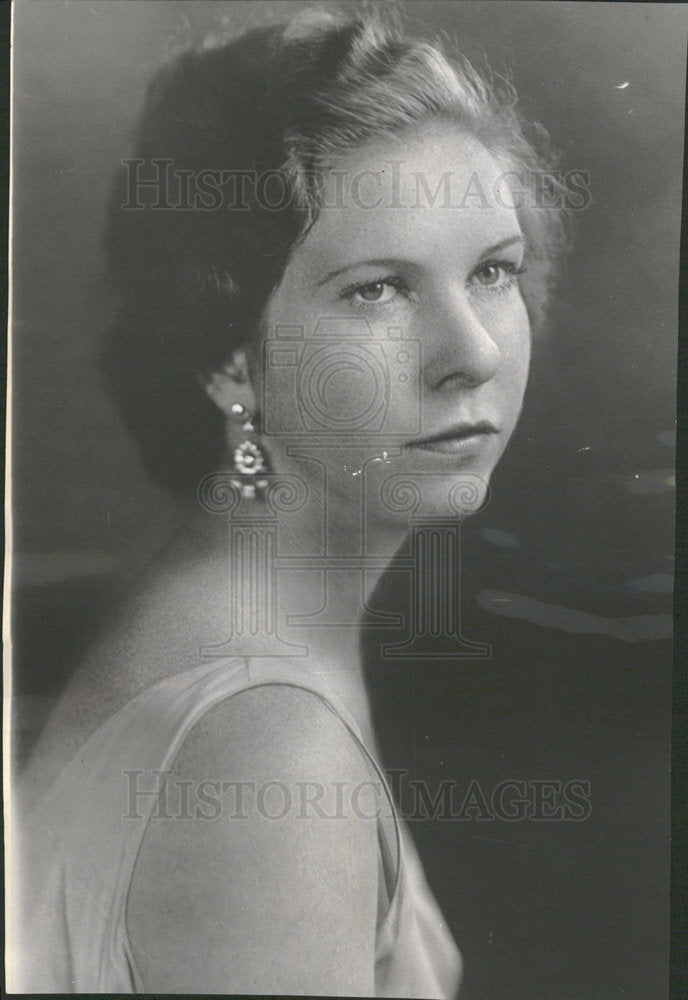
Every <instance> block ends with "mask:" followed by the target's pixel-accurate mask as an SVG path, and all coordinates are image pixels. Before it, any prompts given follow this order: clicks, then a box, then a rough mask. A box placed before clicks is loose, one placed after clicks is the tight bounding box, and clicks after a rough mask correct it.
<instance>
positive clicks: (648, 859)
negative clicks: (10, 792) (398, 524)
mask: <svg viewBox="0 0 688 1000" xmlns="http://www.w3.org/2000/svg"><path fill="white" fill-rule="evenodd" d="M303 6H306V5H305V4H302V3H290V2H281V3H262V2H253V3H239V2H235V3H231V4H230V3H206V2H203V0H196V2H175V3H170V2H167V3H164V2H163V3H160V2H156V0H147V2H145V3H134V2H124V0H110V2H90V0H85V2H83V0H80V2H63V0H31V2H30V3H29V2H23V3H18V4H16V5H15V8H14V17H15V35H14V53H15V65H14V154H13V155H14V189H13V220H12V222H13V241H12V250H13V274H14V279H13V301H12V321H13V338H12V350H13V359H12V363H13V381H12V386H11V394H12V407H13V410H12V415H13V425H12V438H13V457H12V473H13V506H12V520H13V544H14V577H13V582H14V624H13V646H14V685H15V695H16V705H17V709H18V713H17V721H18V727H19V728H18V737H17V752H18V754H19V756H20V758H23V756H24V755H25V753H26V751H27V749H28V747H29V746H30V744H31V742H32V740H33V738H34V737H35V735H36V733H37V732H38V730H39V728H40V725H41V722H42V719H43V718H44V713H45V711H47V710H48V709H49V707H50V705H51V703H52V699H53V698H54V696H55V694H56V693H57V692H58V691H59V689H60V687H61V686H62V684H63V683H64V680H65V678H66V677H67V676H68V672H69V670H70V669H71V668H72V666H73V665H74V662H75V660H76V659H77V658H78V656H79V654H80V652H81V651H82V650H83V649H84V647H85V646H86V645H88V643H89V642H90V641H91V639H92V638H93V636H94V634H95V631H96V630H97V628H98V627H99V626H100V625H101V624H102V623H103V622H104V621H105V620H106V618H107V616H108V614H109V613H110V611H111V609H112V608H113V607H116V604H117V600H118V597H119V595H120V594H121V593H122V592H123V591H126V589H127V586H128V585H129V583H130V581H131V580H132V579H133V578H134V577H135V576H136V575H137V573H138V572H140V570H141V569H142V567H143V566H144V565H145V564H146V562H147V561H148V560H149V559H150V558H151V557H152V555H153V554H154V553H155V551H156V550H157V549H158V548H159V546H160V545H161V544H162V543H163V542H164V540H165V539H166V538H167V537H168V536H169V534H170V533H171V532H172V531H173V530H174V528H175V526H176V525H177V524H178V523H179V521H180V518H181V517H182V516H183V515H182V513H181V512H180V511H179V510H178V509H177V508H176V507H175V505H174V504H173V503H172V501H171V500H169V498H167V497H166V496H165V494H163V493H162V492H161V491H160V490H158V489H157V488H156V487H155V486H154V485H153V484H152V483H151V482H150V481H149V480H148V479H147V478H146V476H145V474H144V473H143V470H142V467H141V465H140V462H139V460H138V457H137V455H136V453H135V451H134V448H133V446H132V444H131V442H130V441H129V440H128V439H127V437H126V436H125V434H124V432H123V430H122V428H121V426H120V423H119V420H118V417H117V415H116V413H115V411H114V408H113V406H112V404H111V403H110V401H109V400H108V399H107V398H106V396H105V394H104V391H103V388H102V385H101V382H100V379H99V376H98V374H97V358H98V353H99V350H100V345H101V343H102V338H103V334H104V331H105V329H106V327H107V325H108V323H109V321H110V319H111V317H112V315H113V310H114V306H115V303H114V302H113V301H112V298H111V296H110V293H109V291H108V288H107V283H106V281H105V276H104V273H103V267H104V265H103V257H102V251H101V238H102V229H103V222H104V215H105V205H106V199H107V193H108V189H109V184H110V180H111V176H112V173H113V170H114V169H115V167H116V165H117V163H118V162H119V160H120V159H121V158H123V157H124V156H126V155H127V153H129V152H130V150H131V138H132V132H133V128H134V126H135V123H136V120H137V116H138V113H139V111H140V108H141V104H142V100H143V95H144V91H145V85H146V82H147V80H148V79H149V77H150V75H151V72H152V70H153V69H154V68H155V67H156V66H157V65H158V64H159V63H160V62H161V60H162V59H163V58H165V57H166V56H167V55H169V54H170V53H171V52H174V51H175V50H176V49H177V48H178V47H183V46H184V45H186V44H188V43H190V42H198V41H200V40H201V39H202V38H203V37H204V35H205V34H206V33H207V32H208V31H209V30H212V29H213V28H215V27H217V25H218V24H219V23H220V22H222V21H225V22H227V23H228V24H229V25H230V26H236V27H237V28H241V27H243V26H245V25H247V24H251V25H253V24H259V23H264V22H265V21H272V20H276V19H279V18H280V17H287V16H288V15H289V13H290V12H292V11H294V10H296V9H299V8H301V7H303ZM392 6H394V7H401V8H403V9H404V11H405V13H406V15H407V18H408V23H409V27H410V28H411V30H412V31H415V32H417V33H419V34H423V33H427V34H429V35H432V34H434V33H436V32H438V31H444V32H446V33H447V34H448V35H450V36H451V37H452V38H456V39H457V41H458V42H459V45H460V48H461V49H462V51H463V52H464V53H465V54H466V55H467V56H468V57H469V58H471V59H474V60H477V61H478V62H480V60H481V58H482V57H483V56H486V57H487V59H488V61H489V63H490V64H491V66H492V67H493V69H495V70H496V71H498V72H507V73H509V74H510V75H511V76H512V78H513V80H514V82H515V83H516V86H517V89H518V91H519V94H520V95H521V101H522V106H523V108H524V110H525V112H526V113H527V114H528V115H531V116H532V117H533V118H535V119H537V120H539V121H541V122H543V123H544V124H545V125H546V127H547V129H548V130H549V132H550V134H551V136H552V138H553V140H554V142H555V144H556V146H557V147H558V148H559V149H560V150H561V151H562V158H563V165H564V168H565V169H579V170H585V171H589V172H590V177H591V191H592V204H591V205H590V206H589V207H588V208H586V210H585V211H582V212H578V213H575V218H574V229H575V244H574V247H573V250H572V253H571V254H570V256H569V259H568V264H567V271H566V274H565V275H564V278H563V280H562V283H561V285H560V287H559V290H558V293H557V296H556V299H555V302H554V305H553V310H552V318H551V322H550V324H549V329H548V333H547V335H546V338H545V339H543V340H542V341H540V342H539V343H538V344H537V345H536V350H535V356H534V362H533V372H532V377H531V385H530V388H529V391H528V396H527V400H526V408H525V412H524V416H523V419H522V422H521V425H520V428H519V431H518V432H517V435H516V437H515V439H514V441H513V443H512V445H511V447H510V449H509V451H508V453H507V456H506V457H505V459H504V460H503V463H502V465H501V466H500V468H499V470H498V472H497V473H496V475H495V477H494V480H493V489H492V499H491V502H490V504H489V505H488V507H487V508H486V509H485V510H483V511H482V512H481V513H480V514H479V515H477V516H476V517H475V518H473V519H472V520H471V522H470V523H469V524H468V525H466V527H465V528H464V530H463V541H464V550H463V555H462V568H463V571H464V580H463V586H462V594H463V600H464V609H463V610H464V624H463V632H464V635H466V636H468V637H469V638H471V639H475V640H476V641H488V642H490V643H491V644H492V649H493V655H492V658H491V659H490V660H489V661H477V660H476V661H468V660H467V661H461V662H459V663H451V664H438V663H436V662H429V663H416V664H414V665H413V667H408V666H404V665H403V664H400V663H397V664H394V663H392V664H390V663H386V664H384V665H383V664H381V663H378V662H377V661H376V650H377V648H378V645H379V644H376V637H375V635H374V633H372V632H371V633H369V634H367V637H366V648H367V652H368V658H369V664H370V668H371V669H370V674H371V689H372V691H373V695H374V699H375V703H376V706H377V712H378V717H379V727H380V731H381V732H382V733H383V744H384V747H385V750H384V753H385V762H386V763H387V764H388V766H390V767H393V766H400V767H406V768H407V769H409V770H410V772H411V773H412V774H413V775H415V776H416V777H419V778H422V779H423V780H426V781H427V782H428V783H429V785H430V786H433V783H434V784H435V785H436V783H437V782H438V781H439V780H440V779H441V778H446V777H449V778H453V779H456V780H458V781H459V782H460V783H461V784H462V785H464V786H466V785H468V783H469V782H470V781H471V780H473V779H476V780H478V781H480V782H481V785H483V786H484V787H485V788H487V789H489V788H491V787H493V786H494V785H495V784H496V783H497V782H498V781H500V780H504V779H507V778H514V779H524V780H537V779H555V780H561V781H567V780H571V779H573V778H578V779H583V780H588V781H590V782H591V785H592V814H591V816H590V818H589V819H588V820H586V821H585V822H583V823H578V824H576V823H551V822H550V823H547V822H544V823H535V822H530V823H515V824H507V823H504V822H500V821H496V822H493V823H480V822H477V821H476V822H471V823H457V822H452V821H449V822H444V823H443V822H440V821H435V822H426V823H423V822H416V823H412V824H411V827H412V829H413V832H414V834H415V835H416V838H417V842H418V845H419V848H420V850H421V853H422V855H423V858H424V862H425V866H426V870H427V873H428V878H429V879H430V881H431V882H432V885H433V888H434V890H435V892H436V894H437V896H438V898H439V900H440V902H441V904H442V907H443V909H444V911H445V913H446V915H447V919H448V920H449V922H450V924H451V927H452V930H453V932H454V933H455V936H456V938H457V940H458V942H459V944H460V946H461V948H462V951H463V953H464V956H465V958H466V963H467V974H466V983H465V991H464V993H463V994H462V998H465V1000H617V998H619V1000H620V998H623V1000H655V998H658V1000H659V998H661V997H664V996H666V992H667V987H666V974H667V956H666V919H667V905H668V903H667V896H666V892H667V889H666V878H667V866H668V801H667V800H668V736H669V724H670V720H669V709H668V699H669V684H670V672H671V658H670V657H671V653H670V648H669V646H668V643H667V641H666V640H664V641H655V642H643V643H639V642H635V643H632V642H621V641H617V640H613V639H610V638H605V637H603V636H602V635H601V634H600V633H599V630H596V629H595V628H594V626H591V627H590V630H589V631H588V632H583V633H572V632H570V631H565V630H562V629H560V628H556V627H555V626H554V624H552V625H549V626H542V625H540V626H534V625H533V624H532V623H528V622H526V621H519V620H508V619H505V618H502V617H501V616H498V615H495V614H492V613H491V612H490V611H487V610H485V609H484V608H481V607H479V606H478V602H477V600H476V595H477V594H479V593H480V592H481V590H484V589H485V588H488V589H491V590H500V591H505V592H510V593H516V594H522V595H526V596H528V597H533V598H536V599H537V600H540V601H542V602H546V603H550V604H554V605H558V606H562V607H566V608H574V609H576V610H580V611H587V612H589V613H591V614H594V615H597V616H604V617H614V618H627V617H628V616H634V615H653V616H655V615H666V614H668V613H670V611H671V589H672V586H673V575H672V574H673V504H674V498H673V494H672V492H671V479H670V476H671V472H672V466H673V459H674V441H673V429H674V418H675V378H676V372H675V355H676V335H677V333H676V331H677V288H678V259H679V258H678V251H679V232H680V229H679V227H680V203H681V174H682V153H683V105H684V95H685V80H684V72H685V43H686V25H687V24H688V6H687V5H684V4H624V3H620V4H616V3H596V4H587V3H556V4H555V3H520V2H505V3H502V2H497V0H491V2H485V3H476V4H464V3H461V2H421V3H413V2H403V3H398V4H393V5H392ZM626 82H628V86H627V87H624V88H622V89H620V85H621V84H624V83H626ZM402 598H403V587H402V586H401V585H400V584H399V581H398V579H396V578H395V575H394V574H393V573H390V574H389V576H388V578H387V579H386V580H385V581H383V584H382V585H381V588H380V592H379V594H378V595H377V600H378V602H379V603H381V604H385V603H388V604H389V606H393V607H395V608H398V606H399V602H400V601H401V600H402ZM652 621H653V622H657V621H658V619H652ZM385 638H388V637H385Z"/></svg>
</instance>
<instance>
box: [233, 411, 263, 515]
mask: <svg viewBox="0 0 688 1000" xmlns="http://www.w3.org/2000/svg"><path fill="white" fill-rule="evenodd" d="M230 412H231V418H232V419H233V420H236V421H238V422H240V423H241V429H242V431H245V432H246V433H247V434H255V427H254V426H253V420H252V418H251V414H250V413H249V412H248V410H247V409H246V407H245V406H242V405H241V403H232V406H231V410H230ZM232 455H233V459H234V471H235V472H236V473H237V480H236V484H237V486H238V487H239V488H240V490H241V495H242V496H243V497H248V498H252V497H255V495H256V491H262V490H264V489H265V487H266V486H267V485H268V481H267V479H264V478H262V476H261V473H266V472H268V464H267V460H266V458H265V455H264V454H263V452H262V450H261V448H260V446H259V445H258V444H257V442H256V441H252V440H251V439H250V438H246V440H245V441H242V442H241V444H239V445H237V446H236V447H235V448H233V451H232ZM256 477H258V478H256Z"/></svg>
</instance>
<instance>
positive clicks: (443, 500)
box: [368, 462, 494, 526]
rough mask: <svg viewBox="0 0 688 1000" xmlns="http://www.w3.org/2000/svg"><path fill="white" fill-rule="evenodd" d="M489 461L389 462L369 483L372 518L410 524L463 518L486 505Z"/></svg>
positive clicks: (490, 469) (488, 489) (490, 468)
mask: <svg viewBox="0 0 688 1000" xmlns="http://www.w3.org/2000/svg"><path fill="white" fill-rule="evenodd" d="M493 468H494V465H493V464H492V463H484V462H475V463H465V464H463V465H462V466H460V467H449V468H447V467H444V468H443V467H441V465H440V464H439V463H433V464H428V465H427V466H425V467H423V468H419V467H418V464H417V463H414V465H413V466H411V467H409V465H408V464H407V463H399V464H398V465H397V464H396V463H390V464H389V465H388V466H386V468H385V472H384V474H383V475H381V476H379V477H378V476H376V477H375V480H376V481H375V482H374V483H373V482H371V483H370V487H371V488H370V491H369V493H368V497H369V502H370V508H369V509H370V513H371V514H374V516H375V519H376V520H378V519H380V520H385V521H388V522H394V523H395V524H399V522H400V521H401V520H405V521H406V523H407V524H408V525H409V526H410V524H411V521H412V520H415V519H417V518H428V517H429V518H438V519H446V520H456V519H459V520H462V519H463V518H464V517H468V516H470V515H471V514H475V513H476V512H477V511H478V510H480V509H481V508H482V507H484V506H485V505H486V503H487V502H488V500H489V493H490V485H489V484H490V476H491V474H492V469H493Z"/></svg>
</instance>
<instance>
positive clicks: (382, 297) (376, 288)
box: [354, 281, 397, 305]
mask: <svg viewBox="0 0 688 1000" xmlns="http://www.w3.org/2000/svg"><path fill="white" fill-rule="evenodd" d="M354 294H355V295H357V296H358V297H359V299H361V300H362V301H363V302H376V303H378V305H382V304H384V303H385V302H389V301H391V299H393V298H394V296H395V295H396V294H397V289H396V288H395V287H394V285H392V284H390V283H389V282H388V281H372V282H371V283H370V284H369V285H359V286H358V288H356V289H354Z"/></svg>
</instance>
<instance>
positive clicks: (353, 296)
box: [339, 275, 410, 309]
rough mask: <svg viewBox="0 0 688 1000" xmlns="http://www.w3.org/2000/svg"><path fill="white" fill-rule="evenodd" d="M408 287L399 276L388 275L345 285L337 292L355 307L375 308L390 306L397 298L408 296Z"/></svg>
mask: <svg viewBox="0 0 688 1000" xmlns="http://www.w3.org/2000/svg"><path fill="white" fill-rule="evenodd" d="M409 295H410V292H409V288H408V286H407V284H406V282H405V280H404V279H403V278H401V277H396V276H394V275H388V276H387V277H385V278H377V279H376V280H375V281H364V282H357V283H355V284H352V285H347V286H346V288H343V289H342V290H341V292H340V293H339V298H341V299H345V300H346V301H347V302H349V303H350V304H351V305H352V306H353V307H354V308H355V309H377V308H384V307H385V306H392V305H394V304H395V303H396V301H397V299H400V298H408V297H409Z"/></svg>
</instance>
